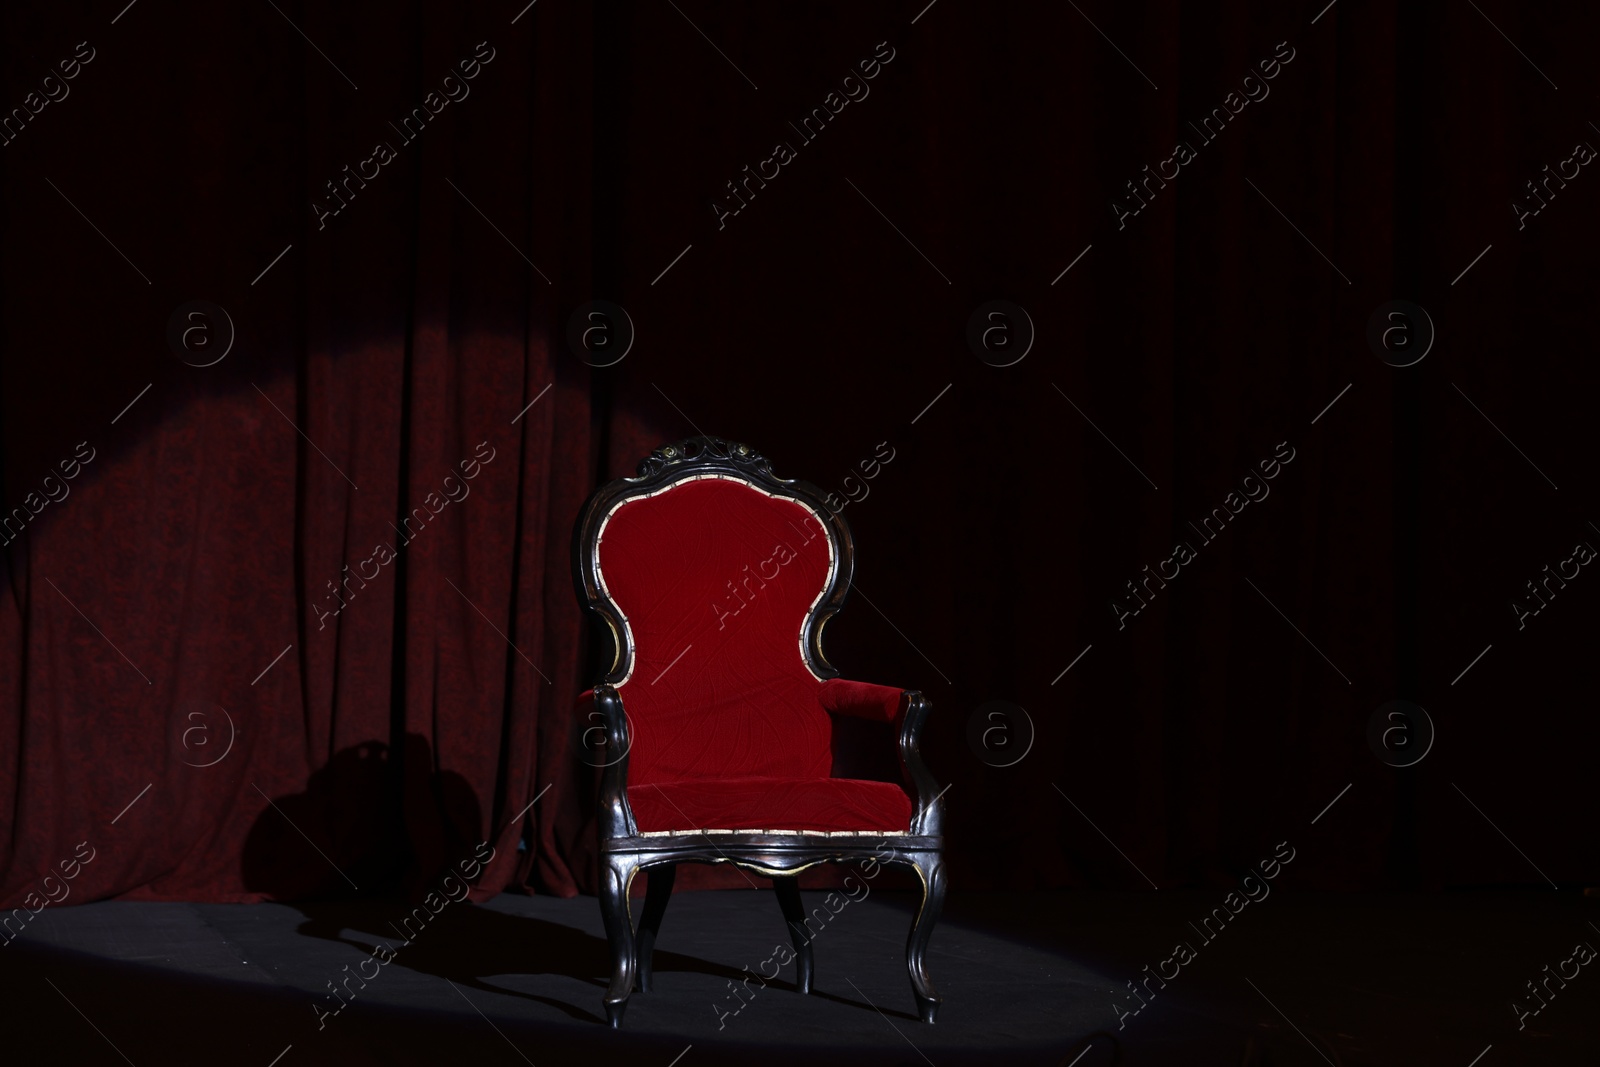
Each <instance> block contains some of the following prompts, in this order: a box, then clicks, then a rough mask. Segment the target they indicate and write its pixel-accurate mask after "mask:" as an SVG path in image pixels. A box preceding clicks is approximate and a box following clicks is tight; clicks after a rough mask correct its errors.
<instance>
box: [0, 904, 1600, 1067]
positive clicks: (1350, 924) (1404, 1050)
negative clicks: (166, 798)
mask: <svg viewBox="0 0 1600 1067" xmlns="http://www.w3.org/2000/svg"><path fill="white" fill-rule="evenodd" d="M1222 895H1223V894H1222V893H1221V892H1220V891H1195V892H1187V891H1176V892H1175V891H1162V892H1159V893H1093V892H1074V893H1043V892H1039V893H974V894H963V893H959V892H958V893H953V894H952V896H951V899H950V901H949V905H948V907H947V910H946V915H945V918H944V920H943V921H942V922H941V923H940V925H939V927H938V929H937V931H936V932H935V935H934V939H933V944H932V947H931V949H930V953H929V966H930V973H931V974H932V976H933V979H934V981H935V983H936V984H937V986H938V988H939V990H940V992H941V993H942V995H943V996H944V998H945V1003H944V1007H943V1009H942V1011H941V1014H940V1018H939V1022H938V1023H937V1024H936V1025H934V1026H927V1025H924V1024H923V1023H921V1022H919V1021H918V1020H917V1019H916V1017H915V1013H914V1005H913V1002H912V998H911V992H910V988H909V985H908V983H907V979H906V974H905V966H904V947H903V946H904V940H905V933H906V928H907V925H908V919H909V915H910V909H911V908H912V906H913V900H912V898H911V897H910V895H909V894H901V893H890V892H887V891H881V892H874V893H872V895H871V896H869V897H867V898H866V899H864V900H861V901H859V902H851V903H848V904H845V905H843V906H842V907H839V906H838V898H835V901H834V905H835V907H839V910H838V912H837V914H833V913H832V912H828V914H829V919H828V921H827V923H826V925H825V926H823V927H822V928H821V931H820V932H819V933H818V934H817V935H816V939H815V944H814V951H815V953H816V991H815V992H814V994H813V995H812V996H809V997H802V996H800V995H799V994H798V993H796V992H795V990H794V987H793V977H794V968H793V965H792V964H790V965H789V966H787V967H785V968H783V969H782V970H781V971H780V973H779V974H778V976H777V978H775V979H773V980H772V981H770V982H769V983H768V984H767V985H766V986H765V987H764V988H763V987H762V986H761V985H760V984H759V982H757V981H755V980H752V981H751V982H750V983H749V988H750V989H751V990H753V992H751V993H742V999H735V994H734V993H733V992H731V991H730V989H729V982H730V981H732V982H734V983H735V984H738V983H739V981H740V980H741V979H743V978H745V977H746V972H745V970H744V969H745V968H748V969H749V971H750V972H760V971H763V970H765V971H766V972H767V973H771V970H772V965H771V964H767V963H766V961H767V960H768V959H769V957H772V956H773V954H774V949H775V948H776V947H777V946H778V945H787V944H788V938H787V931H786V928H785V927H784V925H783V922H782V920H781V918H780V915H779V911H778V905H777V901H776V899H775V897H774V896H773V894H772V893H771V892H770V891H764V892H761V893H755V892H748V891H744V892H699V893H683V894H680V895H678V896H677V897H675V898H674V899H673V902H672V905H671V907H670V908H669V909H668V912H667V916H666V920H665V921H664V923H663V924H662V929H661V936H660V940H659V942H658V945H657V950H656V967H655V970H656V979H655V991H654V992H652V993H648V994H646V993H635V994H634V996H633V999H632V1001H631V1003H630V1005H629V1008H628V1015H627V1021H626V1027H625V1029H624V1030H623V1031H622V1032H620V1033H614V1032H611V1031H609V1030H607V1029H606V1028H605V1026H604V1024H603V1021H602V1020H603V1017H604V1016H603V1013H602V1011H601V1004H600V999H601V996H602V993H603V990H604V986H605V975H606V973H607V971H608V962H607V961H608V956H607V950H606V943H605V938H604V934H603V931H602V927H601V923H600V915H599V908H598V906H597V905H596V902H595V900H594V899H593V898H592V897H579V898H576V899H572V900H558V899H554V898H549V897H526V896H515V895H510V894H506V895H502V896H499V897H497V898H495V899H494V900H492V901H490V902H488V903H487V904H485V905H479V906H472V905H469V904H465V903H452V904H449V905H448V906H446V907H445V908H444V909H443V910H442V911H441V912H440V913H439V914H438V915H437V917H434V918H433V919H432V920H431V921H430V922H428V923H427V925H426V926H423V927H421V928H420V929H415V928H414V931H413V932H414V937H413V938H412V940H411V942H410V943H409V944H405V943H404V942H403V940H402V938H401V937H400V935H399V934H398V933H397V930H396V927H397V926H398V925H399V924H400V923H401V921H402V920H403V919H404V918H405V917H406V916H407V915H408V914H409V909H408V908H407V907H406V906H405V905H404V904H403V903H401V902H399V901H384V900H376V901H374V900H364V901H347V902H334V903H324V904H300V905H295V906H290V905H280V904H267V905H256V906H243V905H194V904H131V903H100V904H89V905H84V906H80V907H60V908H56V907H51V908H48V909H46V910H45V911H44V912H42V913H40V914H39V915H38V916H37V917H35V918H34V919H33V920H32V921H31V922H30V923H29V924H28V926H27V927H26V929H25V931H24V932H23V933H22V934H21V935H20V936H19V937H17V938H16V940H15V941H13V942H11V943H9V944H8V945H7V946H6V947H5V948H3V949H0V992H3V994H4V1004H5V1011H4V1013H3V1017H4V1019H5V1021H6V1025H5V1028H4V1031H3V1033H4V1036H3V1037H0V1049H3V1050H4V1053H3V1054H0V1062H3V1063H4V1064H6V1065H8V1067H9V1065H10V1064H35V1063H39V1064H44V1063H50V1064H62V1063H70V1064H120V1063H123V1062H124V1061H126V1062H128V1063H130V1064H134V1065H137V1067H164V1065H173V1064H178V1065H183V1064H191V1063H194V1064H198V1063H205V1064H215V1063H232V1064H244V1065H248V1067H274V1065H275V1067H303V1065H306V1064H339V1065H342V1067H358V1065H365V1064H406V1063H427V1064H440V1063H445V1062H449V1063H455V1064H459V1063H473V1064H490V1065H495V1064H505V1065H515V1064H523V1063H530V1064H534V1065H537V1067H548V1065H552V1064H576V1063H590V1062H599V1063H605V1064H609V1063H621V1062H623V1060H624V1058H626V1062H628V1063H629V1064H633V1065H638V1067H673V1065H676V1067H701V1065H707V1064H724V1063H740V1064H746V1065H749V1064H800V1063H804V1064H809V1065H812V1067H817V1065H833V1064H840V1065H843V1064H856V1063H862V1064H867V1063H870V1064H878V1065H884V1067H889V1065H899V1064H928V1065H933V1067H946V1065H953V1064H967V1063H973V1064H976V1063H984V1064H995V1063H1001V1062H1004V1063H1007V1064H1024V1065H1025V1064H1039V1065H1041V1067H1106V1065H1110V1064H1112V1063H1120V1064H1126V1065H1129V1067H1139V1065H1143V1064H1178V1065H1183V1067H1201V1065H1206V1064H1218V1065H1224V1064H1225V1065H1228V1067H1240V1065H1251V1064H1254V1065H1257V1067H1263V1065H1266V1064H1271V1065H1274V1067H1292V1065H1297V1064H1308V1065H1312V1064H1323V1063H1326V1064H1331V1065H1336V1067H1355V1065H1390V1064H1393V1065H1396V1067H1416V1065H1419V1064H1446V1065H1456V1067H1469V1064H1474V1063H1475V1064H1476V1067H1502V1065H1506V1064H1524V1063H1529V1064H1552V1065H1564V1064H1574V1065H1576V1064H1594V1063H1596V1062H1600V974H1590V973H1589V972H1590V971H1591V970H1594V968H1590V967H1585V968H1583V969H1582V970H1581V971H1579V973H1578V974H1577V976H1576V977H1574V978H1571V979H1570V980H1569V981H1567V982H1566V984H1565V987H1559V986H1556V985H1552V986H1551V988H1552V989H1555V992H1554V993H1553V994H1551V993H1547V994H1546V996H1545V1001H1546V1006H1545V1007H1544V1009H1543V1010H1542V1011H1540V1012H1539V1014H1538V1015H1536V1016H1532V1015H1530V1016H1529V1017H1528V1018H1527V1019H1526V1020H1525V1023H1526V1025H1525V1027H1524V1028H1522V1029H1519V1028H1518V1018H1517V1016H1516V1015H1515V1014H1514V1013H1513V1011H1512V1008H1511V1002H1512V1000H1513V999H1519V1000H1522V1001H1524V1002H1525V1007H1528V1008H1534V1007H1537V1006H1538V1004H1537V1002H1536V1001H1534V1000H1533V999H1532V997H1531V996H1530V995H1529V994H1528V990H1527V987H1526V983H1527V982H1528V981H1530V980H1539V979H1542V978H1543V977H1544V974H1545V972H1543V967H1544V965H1545V964H1550V965H1551V967H1552V968H1555V967H1557V966H1559V965H1560V964H1561V961H1562V960H1564V959H1566V958H1568V957H1569V956H1571V955H1572V952H1573V947H1574V945H1576V944H1577V943H1579V942H1584V941H1587V942H1588V943H1590V944H1592V945H1596V946H1600V901H1597V900H1593V899H1585V898H1583V897H1581V896H1579V895H1578V894H1576V893H1570V892H1562V893H1557V892H1553V891H1547V892H1532V891H1526V892H1522V891H1519V892H1458V893H1447V894H1443V895H1413V896H1370V895H1365V896H1348V895H1332V894H1293V893H1287V892H1274V893H1273V894H1272V895H1271V896H1270V897H1269V898H1268V899H1266V900H1263V901H1261V902H1260V903H1256V904H1250V905H1248V906H1247V907H1245V908H1244V909H1243V910H1242V911H1241V912H1240V913H1239V914H1238V915H1237V916H1236V917H1235V918H1234V919H1233V920H1232V921H1231V922H1230V923H1229V924H1228V925H1227V926H1226V927H1224V928H1223V929H1222V930H1221V931H1220V933H1217V934H1216V935H1215V936H1214V940H1210V941H1207V940H1206V939H1205V937H1204V936H1203V934H1202V932H1201V931H1199V930H1197V929H1196V928H1195V927H1193V926H1191V925H1190V923H1191V922H1193V923H1199V921H1200V920H1201V919H1202V918H1204V916H1205V915H1206V914H1207V913H1208V911H1209V909H1210V908H1212V907H1214V906H1216V905H1217V904H1218V902H1219V901H1220V899H1221V897H1222ZM805 898H806V904H807V908H808V910H809V909H812V908H817V907H824V900H823V898H824V893H822V892H808V893H806V894H805ZM639 903H640V902H638V901H636V902H635V907H637V906H638V904H639ZM1180 941H1183V942H1187V943H1188V945H1189V946H1190V947H1191V948H1192V949H1193V950H1194V956H1193V958H1192V959H1190V960H1189V962H1188V963H1186V964H1184V965H1182V966H1181V968H1179V969H1178V973H1177V975H1176V977H1173V978H1171V980H1170V981H1167V982H1166V984H1165V988H1161V987H1160V985H1159V984H1158V983H1155V982H1152V983H1151V985H1150V987H1149V988H1153V989H1155V990H1156V993H1155V996H1154V997H1153V998H1152V997H1150V996H1149V995H1148V994H1145V999H1146V1000H1148V1005H1147V1006H1146V1007H1144V1008H1143V1009H1142V1010H1141V1011H1139V1012H1138V1014H1136V1015H1135V1014H1128V1015H1125V1016H1121V1017H1120V1018H1119V1011H1128V1010H1129V1009H1131V1008H1137V1007H1138V1006H1139V1001H1137V1000H1135V999H1133V997H1132V995H1131V994H1129V993H1128V990H1127V984H1126V983H1127V982H1128V981H1129V980H1130V979H1142V978H1144V977H1145V976H1146V974H1148V973H1150V972H1146V971H1144V968H1145V967H1146V965H1148V966H1149V967H1150V968H1151V969H1152V971H1155V970H1156V969H1158V968H1163V969H1165V972H1166V973H1167V974H1169V975H1170V974H1172V972H1173V969H1174V968H1175V967H1176V965H1175V964H1174V963H1163V961H1164V960H1167V959H1169V958H1170V957H1172V955H1173V948H1174V945H1175V944H1176V943H1177V942H1180ZM380 945H383V946H387V947H388V948H389V949H393V950H394V951H395V953H396V954H395V955H394V956H393V958H392V959H391V960H390V961H389V962H386V963H383V964H381V965H380V964H378V963H377V962H374V960H373V956H372V952H373V949H374V948H375V947H378V946H380ZM364 960H365V961H368V962H366V963H365V964H363V963H362V961H364ZM1569 967H1570V965H1569ZM347 968H348V969H347ZM359 973H364V974H366V975H369V976H372V977H369V978H368V979H367V980H366V983H365V987H364V988H363V987H362V986H361V985H360V983H359V982H358V981H357V980H355V979H352V980H351V981H350V983H349V987H348V988H350V989H353V990H355V996H354V999H353V1000H352V1001H350V1002H349V1003H348V1005H347V1006H344V1007H343V1009H342V1010H340V1011H338V1012H337V1013H336V1014H334V1013H333V1012H334V1009H335V1008H336V1007H337V1006H338V1004H339V1003H340V1002H336V1001H334V999H333V997H332V995H331V994H330V992H329V987H328V983H330V982H332V983H335V984H337V983H339V982H340V981H342V980H343V979H345V978H346V977H347V976H349V975H351V974H359ZM374 975H375V976H374ZM744 988H745V987H744V986H740V989H741V991H742V990H743V989H744ZM1145 988H1146V987H1145V986H1142V985H1141V987H1140V989H1141V992H1144V990H1145ZM1541 988H1542V987H1541ZM741 1004H742V1005H743V1006H742V1007H740V1005H741ZM736 1008H737V1009H739V1010H737V1012H735V1009H736ZM325 1013H326V1014H325ZM1119 1024H1120V1025H1119ZM1096 1034H1098V1035H1100V1036H1098V1037H1093V1035H1096ZM1485 1049H1488V1051H1487V1053H1486V1054H1484V1051H1485ZM1480 1054H1483V1056H1482V1059H1481V1060H1476V1061H1475V1060H1474V1057H1477V1056H1479V1055H1480Z"/></svg>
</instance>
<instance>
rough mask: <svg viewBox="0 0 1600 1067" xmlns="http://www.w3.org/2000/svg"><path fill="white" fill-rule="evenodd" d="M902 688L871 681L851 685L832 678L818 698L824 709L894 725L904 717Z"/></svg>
mask: <svg viewBox="0 0 1600 1067" xmlns="http://www.w3.org/2000/svg"><path fill="white" fill-rule="evenodd" d="M900 693H901V691H900V690H899V689H894V688H891V687H890V686H887V685H873V684H872V683H871V682H850V681H846V680H845V679H843V678H829V679H828V680H827V681H826V682H823V683H822V690H821V692H820V693H818V697H819V698H820V699H821V701H822V706H823V707H825V708H827V709H828V710H829V711H835V712H839V713H840V714H843V715H854V716H856V717H857V718H862V719H882V720H883V721H884V722H894V721H895V719H896V718H897V717H898V716H899V714H900Z"/></svg>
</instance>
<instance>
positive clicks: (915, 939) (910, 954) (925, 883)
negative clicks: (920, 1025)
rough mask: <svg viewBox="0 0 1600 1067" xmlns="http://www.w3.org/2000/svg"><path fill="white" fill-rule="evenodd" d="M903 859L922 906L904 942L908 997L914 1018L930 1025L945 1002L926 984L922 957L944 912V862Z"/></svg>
mask: <svg viewBox="0 0 1600 1067" xmlns="http://www.w3.org/2000/svg"><path fill="white" fill-rule="evenodd" d="M906 858H907V859H908V860H909V861H910V863H911V865H912V866H913V867H915V868H916V869H917V876H918V877H919V878H920V879H921V880H922V904H921V905H920V906H919V907H918V908H917V914H916V918H914V919H912V921H911V934H910V936H909V937H907V938H906V970H907V971H909V972H910V974H911V994H912V996H914V997H915V998H916V1000H917V1014H918V1015H920V1016H921V1017H922V1021H923V1022H925V1023H931V1022H933V1021H934V1016H935V1015H937V1014H938V1011H939V1005H940V1004H942V1003H943V1002H944V998H942V997H941V996H939V994H938V992H937V991H935V990H934V988H933V983H932V982H931V981H929V980H928V971H927V967H926V966H925V963H924V957H925V955H926V953H927V950H928V939H929V938H930V937H932V936H933V925H934V923H936V922H938V921H939V912H940V911H941V910H942V909H943V908H944V859H943V857H941V856H940V854H939V853H937V852H917V853H912V854H910V855H908V856H907V857H906Z"/></svg>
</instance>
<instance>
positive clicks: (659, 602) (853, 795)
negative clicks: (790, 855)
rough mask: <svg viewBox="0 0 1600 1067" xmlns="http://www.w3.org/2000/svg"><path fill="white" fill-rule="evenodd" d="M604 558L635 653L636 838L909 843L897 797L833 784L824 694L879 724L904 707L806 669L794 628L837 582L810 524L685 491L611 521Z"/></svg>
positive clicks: (632, 761)
mask: <svg viewBox="0 0 1600 1067" xmlns="http://www.w3.org/2000/svg"><path fill="white" fill-rule="evenodd" d="M598 557H599V565H600V573H601V578H602V580H603V581H604V582H605V585H606V589H607V591H608V592H609V593H610V595H611V598H612V600H613V601H615V602H616V604H617V607H618V608H619V609H620V610H621V612H622V614H623V615H624V617H625V618H626V619H627V625H628V629H629V632H630V633H631V635H632V639H633V646H634V662H633V668H632V671H631V672H630V674H629V676H628V677H627V678H626V679H625V680H624V681H623V682H622V683H621V684H619V685H618V686H617V690H618V692H619V694H620V695H621V697H622V703H623V707H624V708H625V709H626V711H627V715H628V723H629V734H630V737H631V745H630V748H629V757H628V764H629V767H628V786H629V789H628V798H629V802H630V803H631V804H632V805H633V808H634V818H635V820H636V821H637V823H638V825H639V829H640V830H641V831H645V832H649V831H656V830H693V829H766V830H773V829H786V830H904V829H905V828H906V827H907V825H908V823H909V820H910V814H911V801H910V799H909V798H908V797H907V795H906V793H905V791H904V790H903V789H902V788H901V787H900V786H899V785H897V784H895V783H890V782H870V781H857V780H850V779H833V778H830V777H829V770H830V767H831V766H832V763H833V752H832V737H833V724H832V719H831V717H830V715H829V710H830V708H829V707H827V706H825V705H824V698H823V694H824V693H825V692H826V693H828V694H830V696H829V698H828V699H829V701H830V705H836V710H837V709H844V708H846V707H855V706H858V705H859V706H865V707H868V708H871V709H872V711H871V712H870V714H872V715H874V716H881V715H882V714H883V712H882V708H883V707H885V703H884V702H885V700H886V695H887V694H891V693H892V694H893V697H894V702H895V705H896V706H898V701H899V695H900V694H899V690H891V689H888V688H886V687H883V686H868V685H865V684H863V683H854V682H843V683H839V682H828V683H826V684H825V683H824V682H823V681H822V679H820V678H818V677H817V676H816V675H815V674H813V673H812V672H811V670H810V668H808V667H807V666H806V663H805V660H804V658H803V657H802V654H801V646H800V641H801V627H802V625H803V623H804V621H805V618H806V615H807V614H808V613H809V612H810V610H811V608H812V606H813V605H814V604H815V603H816V602H817V600H818V598H819V597H820V596H821V595H822V593H823V591H824V590H825V589H826V587H827V584H828V581H829V579H830V577H831V575H832V569H833V559H832V549H831V545H830V542H829V540H828V535H827V532H826V529H825V528H824V526H823V525H822V521H821V520H820V519H819V518H818V517H817V516H816V515H814V514H813V513H812V512H811V511H810V510H809V509H807V508H806V507H804V506H802V505H801V504H798V503H796V502H795V501H792V500H788V499H784V498H778V497H773V496H770V495H768V494H766V493H764V492H762V491H761V490H759V489H757V488H755V487H753V486H751V485H749V484H747V483H745V482H743V481H739V480H737V479H732V478H717V477H712V478H699V479H694V480H685V481H682V482H678V483H675V484H674V485H672V486H670V487H669V488H667V489H666V490H663V491H662V492H659V493H657V494H655V495H653V496H649V497H641V498H636V499H633V500H629V501H627V502H625V503H623V504H621V505H620V506H618V507H617V508H616V509H615V510H614V511H613V512H612V514H611V515H610V517H609V518H608V520H607V521H606V524H605V526H604V527H603V529H602V531H601V535H600V546H599V552H598ZM888 715H889V717H890V718H892V717H893V711H892V710H890V711H889V712H888ZM657 787H661V788H657Z"/></svg>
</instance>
